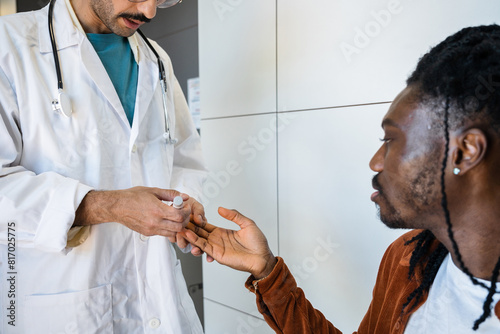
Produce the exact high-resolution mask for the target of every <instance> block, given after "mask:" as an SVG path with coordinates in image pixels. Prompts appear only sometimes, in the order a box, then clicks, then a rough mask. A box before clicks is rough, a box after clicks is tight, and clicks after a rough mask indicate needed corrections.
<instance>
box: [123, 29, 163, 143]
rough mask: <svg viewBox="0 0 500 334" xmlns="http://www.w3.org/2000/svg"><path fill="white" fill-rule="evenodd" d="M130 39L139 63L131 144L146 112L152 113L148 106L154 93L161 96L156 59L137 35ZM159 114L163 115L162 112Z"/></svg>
mask: <svg viewBox="0 0 500 334" xmlns="http://www.w3.org/2000/svg"><path fill="white" fill-rule="evenodd" d="M130 38H131V39H132V38H133V39H134V41H135V43H131V45H136V46H138V47H137V48H138V49H136V51H137V52H136V53H135V54H136V55H137V58H136V59H137V60H138V63H139V75H138V78H137V95H136V99H135V112H134V122H133V125H132V133H131V137H132V138H131V139H132V140H131V142H134V141H135V138H137V136H138V135H139V128H140V124H141V122H142V120H143V119H144V117H145V116H146V114H147V113H148V112H152V111H151V110H150V106H151V104H152V102H153V98H154V96H155V92H156V93H157V94H160V95H161V91H160V85H159V83H160V82H159V72H158V62H157V60H156V57H155V56H154V54H153V53H152V52H151V50H149V48H148V46H147V45H146V43H144V41H143V40H142V39H141V38H140V37H139V36H138V34H137V33H136V34H135V35H134V36H132V37H130ZM160 98H161V96H160ZM161 112H162V113H163V110H162V111H161Z"/></svg>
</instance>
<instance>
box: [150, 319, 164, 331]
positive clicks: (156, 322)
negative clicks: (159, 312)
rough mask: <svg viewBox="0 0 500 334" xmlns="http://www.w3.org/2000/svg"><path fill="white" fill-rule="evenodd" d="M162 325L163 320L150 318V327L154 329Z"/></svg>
mask: <svg viewBox="0 0 500 334" xmlns="http://www.w3.org/2000/svg"><path fill="white" fill-rule="evenodd" d="M160 325H161V321H160V319H158V318H153V319H151V320H149V327H151V328H153V329H156V328H158V327H160Z"/></svg>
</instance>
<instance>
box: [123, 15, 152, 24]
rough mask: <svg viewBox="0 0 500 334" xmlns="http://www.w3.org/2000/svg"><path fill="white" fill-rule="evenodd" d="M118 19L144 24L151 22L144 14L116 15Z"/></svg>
mask: <svg viewBox="0 0 500 334" xmlns="http://www.w3.org/2000/svg"><path fill="white" fill-rule="evenodd" d="M118 17H123V18H125V19H129V20H135V21H142V22H144V23H149V22H151V19H148V18H147V17H146V16H144V14H129V13H123V14H120V15H118Z"/></svg>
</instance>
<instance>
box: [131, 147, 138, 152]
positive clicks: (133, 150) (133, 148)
mask: <svg viewBox="0 0 500 334" xmlns="http://www.w3.org/2000/svg"><path fill="white" fill-rule="evenodd" d="M135 152H137V146H136V145H134V146H132V153H135Z"/></svg>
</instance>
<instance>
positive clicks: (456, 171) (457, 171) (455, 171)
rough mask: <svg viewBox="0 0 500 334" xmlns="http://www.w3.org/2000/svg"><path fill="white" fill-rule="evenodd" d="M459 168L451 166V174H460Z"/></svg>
mask: <svg viewBox="0 0 500 334" xmlns="http://www.w3.org/2000/svg"><path fill="white" fill-rule="evenodd" d="M460 172H461V170H460V168H458V167H455V168H453V174H455V175H458V174H460Z"/></svg>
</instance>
